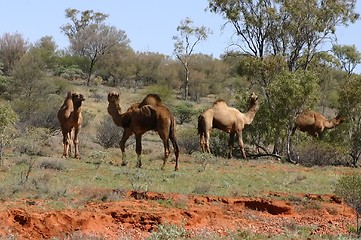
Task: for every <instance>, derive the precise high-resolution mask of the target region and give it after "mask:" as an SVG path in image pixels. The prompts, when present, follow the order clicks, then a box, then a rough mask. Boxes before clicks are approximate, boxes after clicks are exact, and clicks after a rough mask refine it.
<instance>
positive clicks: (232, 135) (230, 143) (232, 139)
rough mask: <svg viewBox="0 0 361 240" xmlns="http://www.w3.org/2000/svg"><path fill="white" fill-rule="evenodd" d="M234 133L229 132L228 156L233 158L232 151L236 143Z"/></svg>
mask: <svg viewBox="0 0 361 240" xmlns="http://www.w3.org/2000/svg"><path fill="white" fill-rule="evenodd" d="M234 135H235V133H232V132H231V133H230V134H229V142H228V148H229V152H228V158H232V157H233V156H232V151H233V143H234Z"/></svg>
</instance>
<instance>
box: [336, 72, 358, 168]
mask: <svg viewBox="0 0 361 240" xmlns="http://www.w3.org/2000/svg"><path fill="white" fill-rule="evenodd" d="M360 80H361V78H360V76H351V77H349V78H347V79H346V80H345V83H344V84H343V87H342V88H341V89H340V100H339V101H340V105H341V106H342V114H344V115H345V116H347V120H346V122H345V123H344V126H343V128H342V130H343V132H342V135H343V138H341V139H340V140H342V142H341V143H343V144H344V146H345V147H346V148H347V149H348V152H349V154H350V155H351V157H352V162H353V165H354V166H356V164H357V162H358V160H359V158H360V155H361V139H360V137H359V136H360V133H361V81H360Z"/></svg>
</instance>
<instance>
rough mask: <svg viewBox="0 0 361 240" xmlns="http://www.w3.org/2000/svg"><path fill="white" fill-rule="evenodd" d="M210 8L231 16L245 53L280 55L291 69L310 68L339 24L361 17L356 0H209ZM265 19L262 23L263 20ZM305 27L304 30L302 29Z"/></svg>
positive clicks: (212, 10) (215, 11) (240, 45)
mask: <svg viewBox="0 0 361 240" xmlns="http://www.w3.org/2000/svg"><path fill="white" fill-rule="evenodd" d="M208 2H209V11H211V12H214V13H217V14H220V15H221V16H223V17H224V18H225V19H227V20H229V21H230V22H231V23H232V26H233V27H234V29H235V31H236V33H237V36H238V37H239V40H240V41H238V42H237V44H235V45H236V46H238V47H239V48H240V49H241V50H242V53H245V54H249V55H252V56H255V57H257V58H264V57H265V56H267V55H280V56H282V57H284V58H285V59H286V62H287V65H288V70H290V71H295V70H297V69H300V68H302V69H304V70H306V69H307V68H308V65H309V63H310V61H311V59H312V58H313V56H314V55H315V54H316V53H317V51H316V49H317V48H318V47H319V46H320V45H321V44H322V43H324V42H325V40H326V39H327V38H329V37H331V36H332V35H333V34H334V33H335V28H336V27H337V26H339V25H347V24H348V23H350V22H351V23H353V22H355V21H356V20H357V19H358V18H359V14H358V13H356V12H355V4H356V1H354V0H347V1H344V0H337V1H332V2H322V4H319V2H318V1H292V2H279V1H275V0H273V1H260V2H259V1H233V0H209V1H208ZM260 23H261V24H260ZM300 29H303V30H302V33H301V32H300Z"/></svg>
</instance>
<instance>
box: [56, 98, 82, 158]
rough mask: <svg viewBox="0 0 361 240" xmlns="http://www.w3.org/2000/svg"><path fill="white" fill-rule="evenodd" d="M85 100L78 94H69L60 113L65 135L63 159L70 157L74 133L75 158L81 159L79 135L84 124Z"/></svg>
mask: <svg viewBox="0 0 361 240" xmlns="http://www.w3.org/2000/svg"><path fill="white" fill-rule="evenodd" d="M84 100H85V98H84V95H83V94H80V93H78V92H73V93H71V92H68V95H67V96H66V98H65V100H64V103H63V105H62V106H61V107H60V109H59V111H58V120H59V123H60V127H61V132H62V134H63V145H64V151H63V157H64V158H66V157H68V156H70V149H71V147H70V144H71V141H72V139H71V137H72V134H71V133H72V132H73V131H74V139H73V143H74V151H75V155H74V157H75V158H78V159H79V158H80V155H79V145H78V144H79V140H78V135H79V132H80V129H81V125H82V123H83V116H82V114H81V104H82V102H83V101H84Z"/></svg>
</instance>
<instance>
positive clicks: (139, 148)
mask: <svg viewBox="0 0 361 240" xmlns="http://www.w3.org/2000/svg"><path fill="white" fill-rule="evenodd" d="M135 151H136V153H137V167H138V168H141V167H142V158H141V154H142V135H135Z"/></svg>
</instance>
